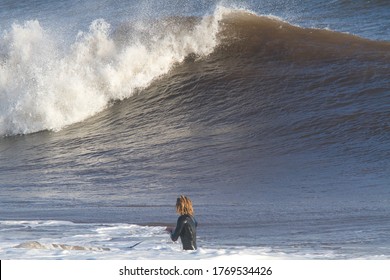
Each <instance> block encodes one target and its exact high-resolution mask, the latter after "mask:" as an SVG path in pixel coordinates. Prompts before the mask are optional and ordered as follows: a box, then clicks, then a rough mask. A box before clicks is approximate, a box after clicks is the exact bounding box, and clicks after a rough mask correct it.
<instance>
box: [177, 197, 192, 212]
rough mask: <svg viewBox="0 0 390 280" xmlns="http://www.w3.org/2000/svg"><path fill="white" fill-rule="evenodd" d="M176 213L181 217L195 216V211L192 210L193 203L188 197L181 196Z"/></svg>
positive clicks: (178, 199)
mask: <svg viewBox="0 0 390 280" xmlns="http://www.w3.org/2000/svg"><path fill="white" fill-rule="evenodd" d="M176 212H177V213H178V214H180V215H186V214H187V215H190V216H193V215H194V209H193V208H192V201H191V199H189V198H188V197H186V196H184V195H181V196H180V197H178V198H177V200H176Z"/></svg>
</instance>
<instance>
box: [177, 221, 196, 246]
mask: <svg viewBox="0 0 390 280" xmlns="http://www.w3.org/2000/svg"><path fill="white" fill-rule="evenodd" d="M197 226H198V222H197V221H196V220H195V218H194V217H192V216H190V215H181V216H180V217H179V218H178V219H177V225H176V228H175V230H174V231H173V232H172V233H171V239H172V240H173V241H176V240H177V239H178V238H179V236H180V239H181V243H183V249H184V250H196V248H197V247H196V227H197Z"/></svg>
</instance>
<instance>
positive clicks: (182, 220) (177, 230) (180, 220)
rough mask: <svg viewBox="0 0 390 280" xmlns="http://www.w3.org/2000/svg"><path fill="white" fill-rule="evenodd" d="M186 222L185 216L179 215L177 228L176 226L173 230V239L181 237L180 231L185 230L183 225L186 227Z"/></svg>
mask: <svg viewBox="0 0 390 280" xmlns="http://www.w3.org/2000/svg"><path fill="white" fill-rule="evenodd" d="M185 223H186V219H185V217H179V218H178V219H177V224H176V228H175V230H174V231H173V232H171V239H172V241H176V240H177V239H178V238H179V236H180V233H181V231H182V230H183V227H184V224H185Z"/></svg>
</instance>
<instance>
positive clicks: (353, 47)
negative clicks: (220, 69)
mask: <svg viewBox="0 0 390 280" xmlns="http://www.w3.org/2000/svg"><path fill="white" fill-rule="evenodd" d="M220 25H221V32H220V34H219V35H220V40H221V45H220V47H219V50H218V51H217V53H218V54H219V55H221V56H226V55H227V56H242V57H245V56H247V57H256V58H263V59H282V60H289V61H294V62H297V63H299V62H303V61H312V60H322V59H327V60H329V59H339V58H354V57H359V58H365V59H386V60H387V61H390V43H389V42H384V41H371V40H368V39H364V38H361V37H358V36H355V35H351V34H346V33H340V32H336V31H330V30H325V29H313V28H303V27H299V26H294V25H291V24H289V23H287V22H285V21H283V20H281V19H278V18H275V17H269V16H258V15H255V14H252V13H249V12H244V11H236V12H232V13H229V14H227V15H225V16H224V18H223V19H222V20H221V22H220Z"/></svg>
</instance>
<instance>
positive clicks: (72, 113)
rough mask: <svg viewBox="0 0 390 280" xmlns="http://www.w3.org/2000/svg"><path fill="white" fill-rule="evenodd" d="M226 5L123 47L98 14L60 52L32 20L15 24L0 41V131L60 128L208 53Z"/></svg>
mask: <svg viewBox="0 0 390 280" xmlns="http://www.w3.org/2000/svg"><path fill="white" fill-rule="evenodd" d="M228 12H229V10H228V9H225V8H222V7H219V8H217V9H216V11H215V12H214V14H213V15H212V16H207V17H204V18H203V19H202V20H201V21H199V22H198V23H197V24H196V25H195V26H193V27H192V28H190V30H188V29H186V28H180V27H177V28H167V29H166V30H165V32H161V30H160V32H155V33H153V32H149V33H148V36H149V37H148V40H147V41H148V43H147V44H146V43H145V40H143V39H142V38H131V41H130V42H127V43H126V44H125V45H124V46H123V45H121V44H120V43H119V42H117V41H115V40H114V39H113V38H112V36H111V33H112V32H113V30H111V27H110V24H109V23H107V22H106V21H104V20H103V19H99V20H95V21H94V22H92V24H91V25H90V27H89V31H88V32H80V33H79V34H78V36H77V38H76V40H75V42H74V43H72V44H71V45H70V46H69V47H65V49H66V50H65V51H63V49H64V47H63V46H60V42H56V40H55V38H53V36H50V35H49V32H45V30H44V28H42V26H41V25H40V23H39V22H38V21H37V20H34V21H27V22H25V23H24V24H23V25H20V24H14V25H13V26H12V28H11V29H10V30H8V31H6V32H4V33H3V35H2V38H1V41H0V136H1V135H14V134H26V133H32V132H36V131H41V130H55V131H57V130H60V129H62V128H63V127H64V126H66V125H69V124H72V123H75V122H80V121H83V120H85V119H86V118H88V117H90V116H92V115H94V114H96V113H98V112H100V111H102V110H103V109H104V108H106V107H107V106H108V105H109V104H110V102H111V101H112V100H121V99H124V98H128V97H130V96H131V95H132V94H133V93H134V92H135V91H136V90H138V89H142V88H145V87H147V86H148V85H150V83H151V82H152V81H153V80H154V79H156V78H158V77H160V76H161V75H163V74H166V73H167V72H168V71H169V70H170V69H171V68H172V67H173V65H175V63H180V62H182V61H183V60H184V59H185V57H186V56H188V55H189V54H191V53H195V54H196V55H198V56H207V55H208V54H210V53H211V52H213V50H214V48H215V47H216V46H217V44H218V42H217V41H218V40H217V34H218V31H219V24H218V23H219V21H220V20H221V19H222V17H223V16H224V14H226V13H228ZM139 25H140V24H139ZM140 26H141V27H142V25H140ZM144 28H145V27H144ZM160 29H161V28H160Z"/></svg>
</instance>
